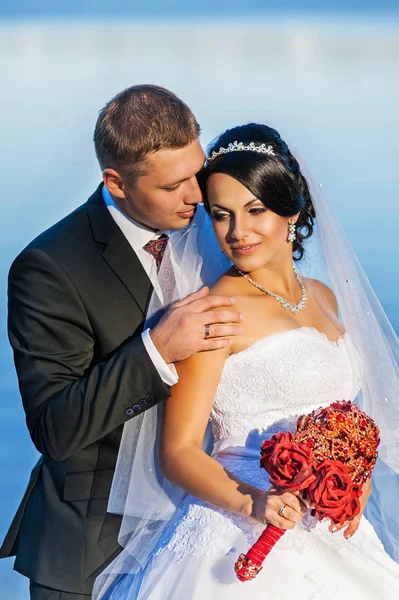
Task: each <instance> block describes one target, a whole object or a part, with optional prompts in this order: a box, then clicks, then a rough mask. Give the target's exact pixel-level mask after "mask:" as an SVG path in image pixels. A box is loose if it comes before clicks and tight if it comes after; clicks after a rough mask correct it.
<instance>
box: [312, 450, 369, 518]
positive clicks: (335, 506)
mask: <svg viewBox="0 0 399 600" xmlns="http://www.w3.org/2000/svg"><path fill="white" fill-rule="evenodd" d="M315 475H316V478H315V480H314V481H313V482H312V483H311V484H310V486H309V489H308V492H309V496H310V499H311V501H312V503H313V504H314V507H315V511H316V513H317V515H318V516H319V518H320V519H323V518H324V517H327V518H328V519H331V520H332V521H333V522H334V523H339V524H340V525H343V524H344V523H345V521H349V520H351V519H353V517H354V516H355V515H357V514H359V512H360V502H359V496H360V494H361V486H354V485H353V482H352V479H351V477H350V475H349V472H348V469H347V467H346V466H345V464H343V463H341V462H340V461H338V460H324V461H323V462H322V463H321V464H320V465H318V466H317V467H316V468H315Z"/></svg>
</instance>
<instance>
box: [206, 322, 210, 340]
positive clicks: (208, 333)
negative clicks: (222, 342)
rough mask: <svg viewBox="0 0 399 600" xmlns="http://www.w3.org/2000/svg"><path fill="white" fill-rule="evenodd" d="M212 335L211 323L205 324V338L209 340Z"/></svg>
mask: <svg viewBox="0 0 399 600" xmlns="http://www.w3.org/2000/svg"><path fill="white" fill-rule="evenodd" d="M210 335H211V330H210V325H205V339H206V340H207V339H208V338H209V336H210Z"/></svg>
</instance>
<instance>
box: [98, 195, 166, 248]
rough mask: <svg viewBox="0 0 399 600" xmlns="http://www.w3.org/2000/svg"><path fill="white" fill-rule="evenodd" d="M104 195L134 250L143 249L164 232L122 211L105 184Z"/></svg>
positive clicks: (114, 217) (110, 210)
mask: <svg viewBox="0 0 399 600" xmlns="http://www.w3.org/2000/svg"><path fill="white" fill-rule="evenodd" d="M102 195H103V199H104V202H105V205H106V207H107V208H108V210H109V212H110V213H111V216H112V218H113V219H114V221H115V222H116V224H117V225H118V226H119V228H120V229H121V231H122V233H123V235H124V236H125V237H126V239H127V240H128V242H129V243H130V245H131V246H132V248H133V250H134V251H137V250H140V249H142V248H143V246H145V245H146V244H147V243H148V242H149V241H150V240H152V239H153V238H154V239H156V238H158V237H159V235H160V234H161V233H162V232H156V231H153V230H152V229H149V228H148V227H146V226H145V225H142V224H141V223H138V222H137V221H135V220H134V219H132V218H131V217H129V216H128V215H126V214H125V213H124V212H122V211H121V209H120V208H119V206H118V205H117V204H116V203H115V201H114V199H113V198H112V196H111V194H110V193H109V191H108V189H107V188H106V187H105V185H104V186H103V189H102Z"/></svg>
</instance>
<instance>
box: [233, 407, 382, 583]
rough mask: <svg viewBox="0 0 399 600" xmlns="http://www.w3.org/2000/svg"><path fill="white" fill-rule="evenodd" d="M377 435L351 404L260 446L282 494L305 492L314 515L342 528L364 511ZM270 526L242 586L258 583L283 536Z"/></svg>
mask: <svg viewBox="0 0 399 600" xmlns="http://www.w3.org/2000/svg"><path fill="white" fill-rule="evenodd" d="M379 441H380V440H379V429H378V427H377V425H376V424H375V423H374V421H373V420H372V419H371V418H370V417H369V416H368V415H366V414H365V413H364V412H362V411H361V410H359V408H357V406H355V405H354V404H352V403H351V402H346V401H339V402H334V403H333V404H331V405H330V406H328V407H326V408H319V409H317V410H315V411H313V412H312V413H310V414H309V415H302V416H301V417H299V418H298V420H297V430H296V432H295V433H294V434H291V433H289V432H286V433H282V432H280V433H278V434H276V435H273V437H272V438H271V440H266V441H264V442H263V444H262V446H261V459H260V463H261V467H263V468H264V469H265V470H266V471H267V472H268V473H269V475H270V483H272V484H273V485H274V486H275V487H277V488H279V489H280V490H281V491H291V492H292V491H296V490H301V491H303V492H304V494H306V495H307V497H308V499H310V502H311V504H312V506H313V509H312V515H313V516H316V517H317V518H318V519H319V520H321V519H324V518H328V519H331V521H332V522H333V523H336V524H337V523H339V524H340V525H343V524H344V523H345V521H347V520H351V519H352V518H353V517H354V516H355V515H357V514H359V512H360V510H361V506H360V501H359V498H360V496H361V494H362V487H363V484H364V483H365V481H366V480H367V479H368V478H369V477H370V475H371V471H372V470H373V467H374V465H375V463H376V460H377V455H378V454H377V447H378V444H379ZM285 531H286V530H285V529H280V528H279V527H275V526H274V525H268V526H267V527H266V529H265V530H264V532H263V533H262V535H261V536H260V538H259V539H258V540H257V542H255V544H254V545H253V546H252V548H251V549H250V550H249V551H248V552H247V554H245V555H244V554H241V555H240V556H239V558H238V560H237V562H236V564H235V572H236V574H237V577H238V579H240V580H241V581H249V580H250V579H254V578H255V577H256V575H257V574H258V573H259V571H260V570H261V568H262V563H263V561H264V559H265V558H266V556H267V555H268V554H269V552H270V551H271V549H272V548H273V546H274V545H275V544H276V543H277V542H278V540H279V539H280V538H281V537H282V535H283V534H284V533H285Z"/></svg>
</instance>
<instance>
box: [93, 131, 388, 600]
mask: <svg viewBox="0 0 399 600" xmlns="http://www.w3.org/2000/svg"><path fill="white" fill-rule="evenodd" d="M201 185H202V187H203V192H204V205H205V208H206V210H207V212H208V213H209V216H210V219H211V222H212V227H213V231H214V235H215V237H216V239H217V242H218V243H219V246H220V249H221V251H222V253H223V255H224V257H225V258H226V259H228V260H229V261H230V263H229V264H230V265H231V266H230V267H229V268H228V270H227V271H226V272H225V273H224V274H223V275H222V276H221V277H220V278H219V279H218V281H217V282H216V283H215V285H214V286H213V287H212V292H215V293H218V294H219V293H220V294H224V295H226V294H227V295H230V296H232V297H234V298H235V306H234V309H235V310H236V309H238V310H240V311H241V312H242V314H243V315H244V320H243V327H242V332H241V334H240V335H239V336H237V337H236V338H235V339H234V340H233V341H232V344H231V346H230V347H229V348H228V349H222V350H218V351H212V352H202V353H200V354H198V355H196V356H194V357H191V358H190V359H188V360H186V361H183V362H182V363H180V364H178V365H177V371H178V374H179V382H178V383H177V384H176V385H175V386H174V387H173V389H172V395H171V397H170V398H169V399H168V400H167V402H166V403H165V407H164V414H163V419H162V433H161V437H160V447H159V464H160V469H161V471H162V473H163V474H164V476H165V477H166V478H167V480H169V481H170V482H172V483H173V484H174V486H176V487H173V486H169V484H168V482H166V481H165V482H164V483H163V484H162V482H161V484H160V483H159V481H161V477H160V476H159V477H158V476H156V477H155V478H154V481H156V485H158V486H159V492H160V493H159V506H157V496H156V495H155V496H154V495H152V496H151V497H150V495H147V494H146V492H144V491H143V488H142V487H141V484H140V483H139V482H138V481H137V479H136V480H135V479H134V478H133V477H131V479H130V482H129V484H128V485H127V488H129V491H128V492H125V497H124V509H123V510H124V512H125V516H126V519H124V522H125V524H127V523H131V522H132V520H133V521H134V523H136V525H137V519H136V520H134V517H141V518H142V520H141V523H140V526H139V527H136V533H135V534H134V535H132V536H130V537H129V536H128V535H124V534H126V533H127V532H128V530H129V526H128V525H127V526H126V527H125V531H124V532H123V531H121V540H122V538H123V542H122V543H123V545H124V546H125V549H124V550H123V551H122V553H121V554H120V555H119V556H118V557H117V558H116V559H115V561H114V563H112V564H111V565H110V566H109V567H108V569H107V570H106V571H105V572H104V573H103V574H102V575H101V576H99V577H98V578H97V581H96V585H95V591H94V597H96V598H98V599H99V600H133V599H139V600H147V599H148V600H211V599H215V600H216V599H218V600H223V599H226V600H227V599H229V600H230V599H231V600H234V599H237V600H238V599H241V598H246V597H248V598H251V600H257V599H259V600H260V599H262V600H263V599H264V598H265V597H266V595H267V597H268V598H272V599H273V600H280V599H281V600H283V599H284V600H286V599H287V598H290V597H291V596H293V597H295V598H297V599H298V600H305V599H306V600H310V599H312V600H313V599H316V598H320V599H322V600H329V599H331V600H333V599H334V600H336V599H337V598H341V599H351V600H353V599H354V598H362V600H367V599H370V600H371V599H373V600H375V599H377V598H384V599H394V598H395V599H396V598H397V595H398V592H399V565H398V564H397V563H396V562H395V561H394V560H393V559H392V558H391V557H390V556H389V554H388V552H389V553H390V554H391V555H392V556H394V557H396V559H397V560H398V558H399V554H398V543H397V530H395V527H397V525H396V524H395V519H396V523H397V517H396V516H395V515H392V514H391V515H389V514H387V511H388V508H387V506H388V505H389V501H390V502H391V503H393V496H392V494H394V493H395V487H394V486H395V485H397V479H396V473H395V471H396V472H397V471H398V469H399V464H398V462H399V461H398V433H397V432H398V423H399V420H398V416H399V415H398V397H397V395H396V397H394V396H393V394H394V392H396V394H397V390H398V380H397V371H396V369H397V362H396V361H397V356H395V352H396V351H397V338H396V336H395V334H394V333H393V330H392V329H391V328H390V326H389V324H388V322H387V320H386V317H385V315H384V313H383V311H382V309H381V307H380V305H379V304H378V301H376V300H375V298H374V296H373V293H372V290H371V289H370V288H369V285H368V282H367V280H366V279H365V277H364V275H363V273H362V272H361V269H360V267H359V265H358V263H357V261H356V259H355V258H354V256H353V254H352V253H351V249H350V248H349V246H348V243H347V241H346V239H345V237H344V234H342V232H341V230H340V228H339V226H338V224H335V221H334V218H333V216H332V215H331V214H330V213H328V207H327V205H326V203H325V201H324V200H323V199H320V198H319V194H318V193H317V192H315V193H313V192H312V194H311V193H310V189H309V185H308V182H307V180H306V179H305V177H304V175H303V173H302V170H301V168H300V166H299V164H298V162H297V160H296V159H295V158H294V156H293V155H292V154H291V152H290V150H289V148H288V147H287V145H286V144H285V142H284V141H283V140H282V139H281V137H280V135H279V134H278V132H277V131H275V130H274V129H271V128H270V127H267V126H265V125H258V124H249V125H244V126H240V127H235V128H233V129H231V130H228V131H227V132H225V133H224V134H222V135H221V136H220V137H219V138H218V139H217V140H216V141H215V142H214V143H213V144H212V146H211V149H210V152H209V156H208V159H207V163H206V166H205V168H204V170H203V172H202V173H201ZM316 199H317V202H316ZM316 230H317V231H316ZM312 234H313V239H312V240H310V239H309V238H311V237H312ZM316 235H317V236H319V238H320V240H319V241H320V243H321V248H322V256H323V258H324V259H325V263H326V267H327V270H328V283H329V285H326V283H322V282H321V281H320V280H318V279H315V278H314V277H313V276H312V269H313V268H314V267H315V266H317V267H319V266H320V264H321V255H320V254H317V253H316V251H313V253H312V244H313V242H314V238H315V237H316ZM308 239H309V242H310V243H309V246H308V245H307V240H308ZM316 246H317V244H316V243H315V247H316ZM207 247H208V250H209V245H207ZM308 249H309V257H307V253H308ZM208 254H209V252H208ZM310 255H311V256H310ZM220 257H222V255H220ZM207 260H208V261H209V262H210V263H213V264H212V266H214V263H218V262H220V261H219V258H218V256H216V254H215V253H214V251H212V253H211V256H210V258H209V259H204V267H207V266H208V267H209V266H211V265H209V264H208V265H207V264H206V262H207ZM171 262H173V260H172V259H171ZM293 262H295V263H296V264H298V265H303V266H302V267H301V274H300V273H299V270H298V271H297V269H296V267H295V266H294V265H293ZM192 269H193V270H195V269H194V266H192ZM188 270H190V267H189V269H188ZM305 273H306V276H305ZM175 274H176V280H177V279H179V278H181V277H182V275H183V274H182V273H181V271H179V270H178V269H177V268H176V266H175ZM332 289H333V290H334V292H335V293H334V292H333V291H332ZM216 327H217V326H216V325H212V326H211V328H212V329H214V328H216ZM207 335H212V336H215V335H216V336H217V330H213V331H209V327H206V328H205V336H207ZM382 398H384V402H383V401H382ZM343 399H345V400H356V402H357V403H359V404H360V407H361V408H362V409H363V410H365V411H366V412H367V413H368V414H370V416H372V417H373V418H374V419H375V420H376V421H377V424H378V425H379V426H380V429H381V447H380V462H381V465H382V466H381V468H380V469H376V473H375V477H374V478H373V479H375V480H376V483H373V487H374V493H373V495H372V496H371V499H370V502H369V503H368V500H369V497H370V494H371V491H372V483H371V481H370V480H369V481H368V482H367V483H366V484H365V485H364V488H363V495H362V497H361V506H362V512H363V510H364V509H365V507H366V504H367V503H368V507H367V508H368V511H369V513H370V518H371V519H372V520H373V524H375V525H376V526H378V527H379V533H380V536H381V537H382V539H383V541H384V546H385V549H384V546H383V544H382V542H381V541H380V539H379V537H378V536H377V534H376V532H375V530H374V528H373V526H372V524H371V523H370V522H369V520H366V518H365V517H364V516H362V515H358V516H356V517H355V518H354V519H353V520H352V521H351V522H347V523H345V524H344V525H343V526H342V527H341V526H335V525H333V524H332V523H330V522H328V521H323V522H321V523H319V522H317V521H316V520H315V519H314V518H313V517H311V515H310V510H309V507H308V505H307V502H306V501H305V500H304V499H303V498H302V497H301V495H300V494H299V493H290V492H285V493H281V492H279V491H278V490H276V489H274V488H273V487H271V486H270V484H269V481H268V475H267V473H266V472H265V471H264V470H263V469H260V468H259V456H260V454H259V448H260V445H261V442H262V440H264V439H267V438H270V437H271V435H273V434H274V433H277V432H278V431H281V430H291V431H293V430H294V428H295V422H296V418H297V417H298V415H300V414H305V413H308V412H310V411H312V410H314V409H316V408H318V407H319V406H327V405H328V404H330V403H331V402H333V401H336V400H343ZM209 419H210V421H211V426H212V433H213V437H214V444H213V450H212V455H211V456H210V455H208V454H207V453H206V452H205V451H204V450H203V439H204V435H205V432H206V430H207V424H208V420H209ZM147 433H148V427H147ZM152 443H153V435H152V436H150V444H152ZM148 448H149V443H148V441H147V451H148ZM139 450H140V452H141V453H142V452H144V454H145V450H143V448H141V449H140V446H138V448H137V451H136V456H138V457H139V460H144V459H143V458H142V456H143V455H140V452H139ZM127 454H128V455H131V452H130V453H129V452H127ZM144 470H145V468H144V467H143V469H142V471H144ZM122 471H123V470H122ZM122 471H119V473H122ZM148 471H151V469H148ZM123 473H124V477H121V478H120V479H121V481H122V480H125V479H126V465H125V467H124V471H123ZM117 475H118V471H117ZM147 476H148V477H151V475H150V474H147ZM147 476H144V477H143V478H142V479H145V478H146V477H147ZM168 486H169V487H168ZM114 487H118V484H117V482H116V483H114ZM153 489H154V488H152V491H153ZM179 490H183V491H184V492H187V494H186V495H184V493H183V492H181V493H179ZM132 492H133V493H132ZM116 493H117V492H116ZM140 494H142V495H143V496H142V501H141V504H142V505H145V506H146V507H147V509H148V513H147V515H145V514H144V513H145V510H144V511H142V512H141V514H140V510H136V509H135V508H134V505H135V502H137V503H138V504H140V500H139V497H140ZM384 494H385V495H384ZM122 495H123V494H122ZM390 495H391V497H390ZM128 497H129V499H128ZM151 498H152V500H151ZM164 499H165V500H164ZM164 502H165V503H164ZM163 503H164V504H163ZM111 504H112V499H111ZM163 506H165V507H166V508H165V511H163ZM175 506H177V509H176V510H174V507H175ZM392 506H394V504H392ZM128 507H130V508H128ZM132 507H133V509H132ZM168 507H169V508H168ZM162 512H164V514H163V516H160V514H161V513H162ZM148 516H150V519H148ZM267 523H271V524H273V525H275V526H277V527H280V528H283V529H286V530H287V532H286V534H285V535H284V536H283V537H282V539H281V540H280V541H279V542H278V544H277V545H276V546H275V547H274V549H273V550H272V552H271V553H270V555H269V556H268V557H267V559H266V561H265V563H264V567H263V570H262V571H261V572H260V573H259V575H258V576H257V577H256V578H255V579H254V580H253V581H250V582H246V583H242V582H240V581H239V580H238V579H237V578H236V576H235V573H234V563H235V561H236V560H237V558H238V556H239V554H240V553H242V552H243V553H245V552H246V551H247V550H248V549H249V547H250V545H252V544H253V543H254V542H255V541H256V539H257V538H258V537H259V535H260V534H261V532H262V531H263V529H264V527H265V524H267ZM132 530H133V526H132V527H131V531H132ZM137 531H139V533H137ZM387 551H388V552H387Z"/></svg>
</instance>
